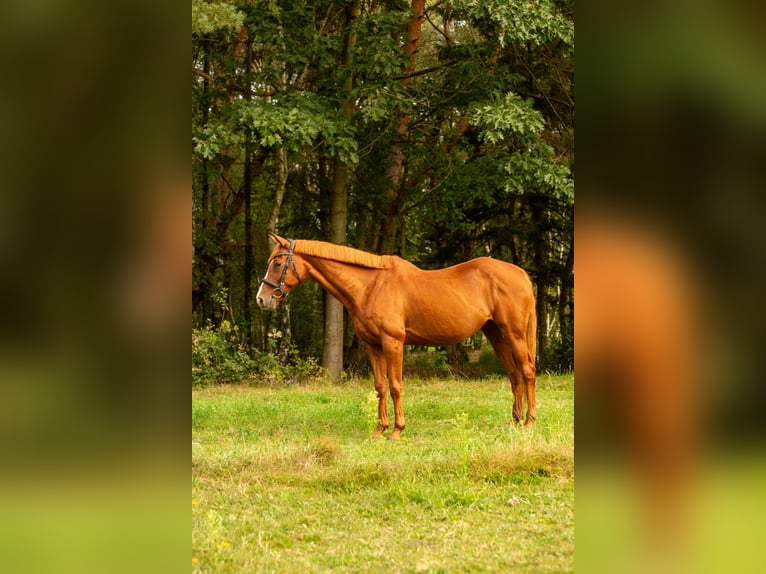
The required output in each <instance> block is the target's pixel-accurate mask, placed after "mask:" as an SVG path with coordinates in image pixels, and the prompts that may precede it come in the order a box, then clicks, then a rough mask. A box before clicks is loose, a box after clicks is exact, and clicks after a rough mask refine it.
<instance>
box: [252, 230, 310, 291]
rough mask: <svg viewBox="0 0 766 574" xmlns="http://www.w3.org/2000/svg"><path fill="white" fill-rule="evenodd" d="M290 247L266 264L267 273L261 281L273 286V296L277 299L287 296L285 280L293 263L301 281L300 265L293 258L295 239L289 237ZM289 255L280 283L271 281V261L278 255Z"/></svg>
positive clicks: (296, 274)
mask: <svg viewBox="0 0 766 574" xmlns="http://www.w3.org/2000/svg"><path fill="white" fill-rule="evenodd" d="M287 241H288V242H289V245H290V248H289V249H288V250H287V251H286V252H285V251H283V252H281V253H277V254H276V255H275V256H274V257H272V258H271V259H269V262H268V263H267V264H266V275H265V276H264V278H263V279H261V283H264V284H266V285H268V286H269V287H272V288H273V289H274V293H273V296H274V297H276V298H277V299H281V298H282V297H286V296H287V293H285V291H284V288H285V280H286V279H287V272H288V271H289V270H290V266H291V265H292V267H293V269H295V276H296V277H297V278H298V283H300V282H301V274H300V273H298V266H297V265H296V264H295V259H294V258H293V247H294V246H293V243H294V242H293V240H292V239H288V240H287ZM285 255H287V262H286V263H285V268H284V269H282V276H281V277H280V278H279V283H274V282H273V281H269V279H268V277H269V267H271V262H272V261H274V260H275V259H276V258H277V257H283V256H285ZM277 292H279V295H277Z"/></svg>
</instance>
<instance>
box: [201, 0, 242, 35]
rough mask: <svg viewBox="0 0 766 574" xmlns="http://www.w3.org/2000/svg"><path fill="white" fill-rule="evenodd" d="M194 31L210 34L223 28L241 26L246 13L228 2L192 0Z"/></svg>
mask: <svg viewBox="0 0 766 574" xmlns="http://www.w3.org/2000/svg"><path fill="white" fill-rule="evenodd" d="M191 8H192V33H193V34H208V33H210V32H214V31H216V30H220V29H221V28H240V27H241V26H242V24H243V23H244V21H245V15H244V14H242V13H241V12H240V11H239V10H237V8H236V6H234V5H233V4H229V3H227V2H206V1H205V0H192V6H191Z"/></svg>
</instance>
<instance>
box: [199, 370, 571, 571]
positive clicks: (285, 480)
mask: <svg viewBox="0 0 766 574" xmlns="http://www.w3.org/2000/svg"><path fill="white" fill-rule="evenodd" d="M573 386H574V382H573V377H572V376H571V375H570V376H546V375H542V376H540V377H539V378H538V383H537V404H538V418H537V423H536V427H535V428H534V429H531V430H523V429H520V428H517V427H513V426H510V425H508V421H509V420H510V413H511V403H512V397H511V394H510V389H509V388H508V387H509V385H508V382H507V380H503V379H500V378H499V377H498V378H493V379H485V380H479V381H465V380H442V381H425V380H408V381H405V391H404V392H405V394H404V409H405V415H406V416H407V429H406V430H405V432H404V434H403V435H402V436H403V437H404V438H403V440H400V441H385V440H373V439H371V438H370V433H371V431H372V429H373V427H374V424H375V419H376V408H377V407H376V399H375V396H374V392H373V391H372V382H371V381H352V382H349V383H347V384H345V385H344V386H316V387H311V386H309V387H287V388H278V389H269V388H253V387H237V386H226V387H214V388H208V389H203V390H198V391H194V392H193V394H192V570H193V571H194V572H259V573H262V572H264V573H265V572H285V573H292V572H302V573H305V572H349V573H352V572H353V573H358V572H396V573H406V572H525V573H528V572H571V571H573V570H574V391H573ZM389 408H391V405H390V401H389ZM392 420H393V419H392Z"/></svg>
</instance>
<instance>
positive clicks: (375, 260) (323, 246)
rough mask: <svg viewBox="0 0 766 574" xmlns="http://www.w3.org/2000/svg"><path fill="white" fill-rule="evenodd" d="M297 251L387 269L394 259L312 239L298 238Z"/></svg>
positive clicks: (361, 265) (352, 263)
mask: <svg viewBox="0 0 766 574" xmlns="http://www.w3.org/2000/svg"><path fill="white" fill-rule="evenodd" d="M295 252H296V253H298V254H302V255H310V256H313V257H321V258H322V259H331V260H332V261H341V262H343V263H350V264H351V265H358V266H360V267H367V268H370V269H387V268H389V267H391V264H392V260H393V257H392V256H391V255H375V254H374V253H367V252H366V251H360V250H359V249H353V248H351V247H344V246H343V245H335V244H333V243H325V242H324V241H310V240H308V239H296V240H295Z"/></svg>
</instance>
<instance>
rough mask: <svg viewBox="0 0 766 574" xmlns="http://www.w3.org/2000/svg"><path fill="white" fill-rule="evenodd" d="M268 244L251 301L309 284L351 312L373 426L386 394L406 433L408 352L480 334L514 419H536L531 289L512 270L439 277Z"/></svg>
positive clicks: (482, 269) (475, 269)
mask: <svg viewBox="0 0 766 574" xmlns="http://www.w3.org/2000/svg"><path fill="white" fill-rule="evenodd" d="M269 238H270V239H271V240H272V241H273V242H274V244H275V247H274V250H273V251H272V252H271V255H270V256H269V260H268V263H267V269H266V274H265V276H264V278H263V279H262V280H261V283H260V286H259V288H258V292H257V294H256V300H257V302H258V306H259V307H260V308H261V309H264V310H274V309H276V307H277V305H279V303H280V302H281V301H282V300H283V299H284V298H285V297H286V296H287V295H288V293H290V291H291V290H292V289H293V288H294V287H295V286H296V285H298V284H299V283H300V282H301V281H304V280H306V279H309V278H310V279H313V280H315V281H317V282H318V283H319V284H320V285H321V286H322V287H323V288H324V289H325V290H326V291H328V292H329V293H330V294H331V295H333V296H334V297H335V298H336V299H338V300H339V301H340V302H341V303H342V304H343V306H344V307H345V308H346V309H347V310H348V313H349V316H350V318H351V322H352V324H353V326H354V330H355V332H356V334H357V336H358V337H359V338H360V339H361V340H362V341H363V342H364V344H365V346H366V350H367V354H368V355H369V357H370V362H371V364H372V371H373V377H374V381H375V390H376V392H377V395H378V426H377V429H376V430H375V431H374V433H373V437H376V438H377V437H381V436H383V433H384V432H386V431H387V430H388V427H389V416H388V405H387V401H386V394H387V391H388V388H389V385H390V393H391V398H392V399H393V403H394V430H393V431H392V432H391V434H390V435H389V437H388V438H389V439H398V438H400V435H401V432H402V431H403V430H404V427H405V419H404V408H403V406H402V361H403V354H404V346H405V345H432V346H443V345H452V344H455V343H459V342H460V341H463V340H465V339H467V338H468V337H470V336H471V335H473V334H474V333H476V332H477V331H478V330H479V329H481V330H482V331H483V332H484V334H485V335H486V336H487V338H488V339H489V341H490V343H491V344H492V347H493V348H494V350H495V353H496V354H497V356H498V358H499V359H500V361H501V362H502V364H503V366H504V368H505V371H506V373H507V375H508V378H509V380H510V382H511V389H512V391H513V421H514V424H519V423H520V421H521V419H522V415H523V397H524V396H526V399H527V415H526V420H525V422H524V427H529V426H531V425H532V424H533V423H534V421H535V418H536V415H537V409H536V404H535V378H536V367H535V354H536V336H537V333H536V331H537V315H536V313H535V296H534V292H533V290H532V282H531V281H530V279H529V276H528V275H527V273H526V272H525V271H524V270H523V269H521V268H520V267H517V266H516V265H512V264H511V263H506V262H504V261H500V260H497V259H492V258H489V257H479V258H477V259H472V260H470V261H467V262H465V263H460V264H458V265H454V266H452V267H447V268H445V269H438V270H433V271H429V270H423V269H419V268H418V267H416V266H415V265H413V264H412V263H410V262H408V261H406V260H404V259H402V258H400V257H397V256H394V255H375V254H372V253H368V252H365V251H361V250H358V249H353V248H350V247H345V246H340V245H336V244H333V243H326V242H323V241H311V240H300V239H296V240H293V239H285V238H283V237H280V236H278V235H276V234H274V233H269Z"/></svg>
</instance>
